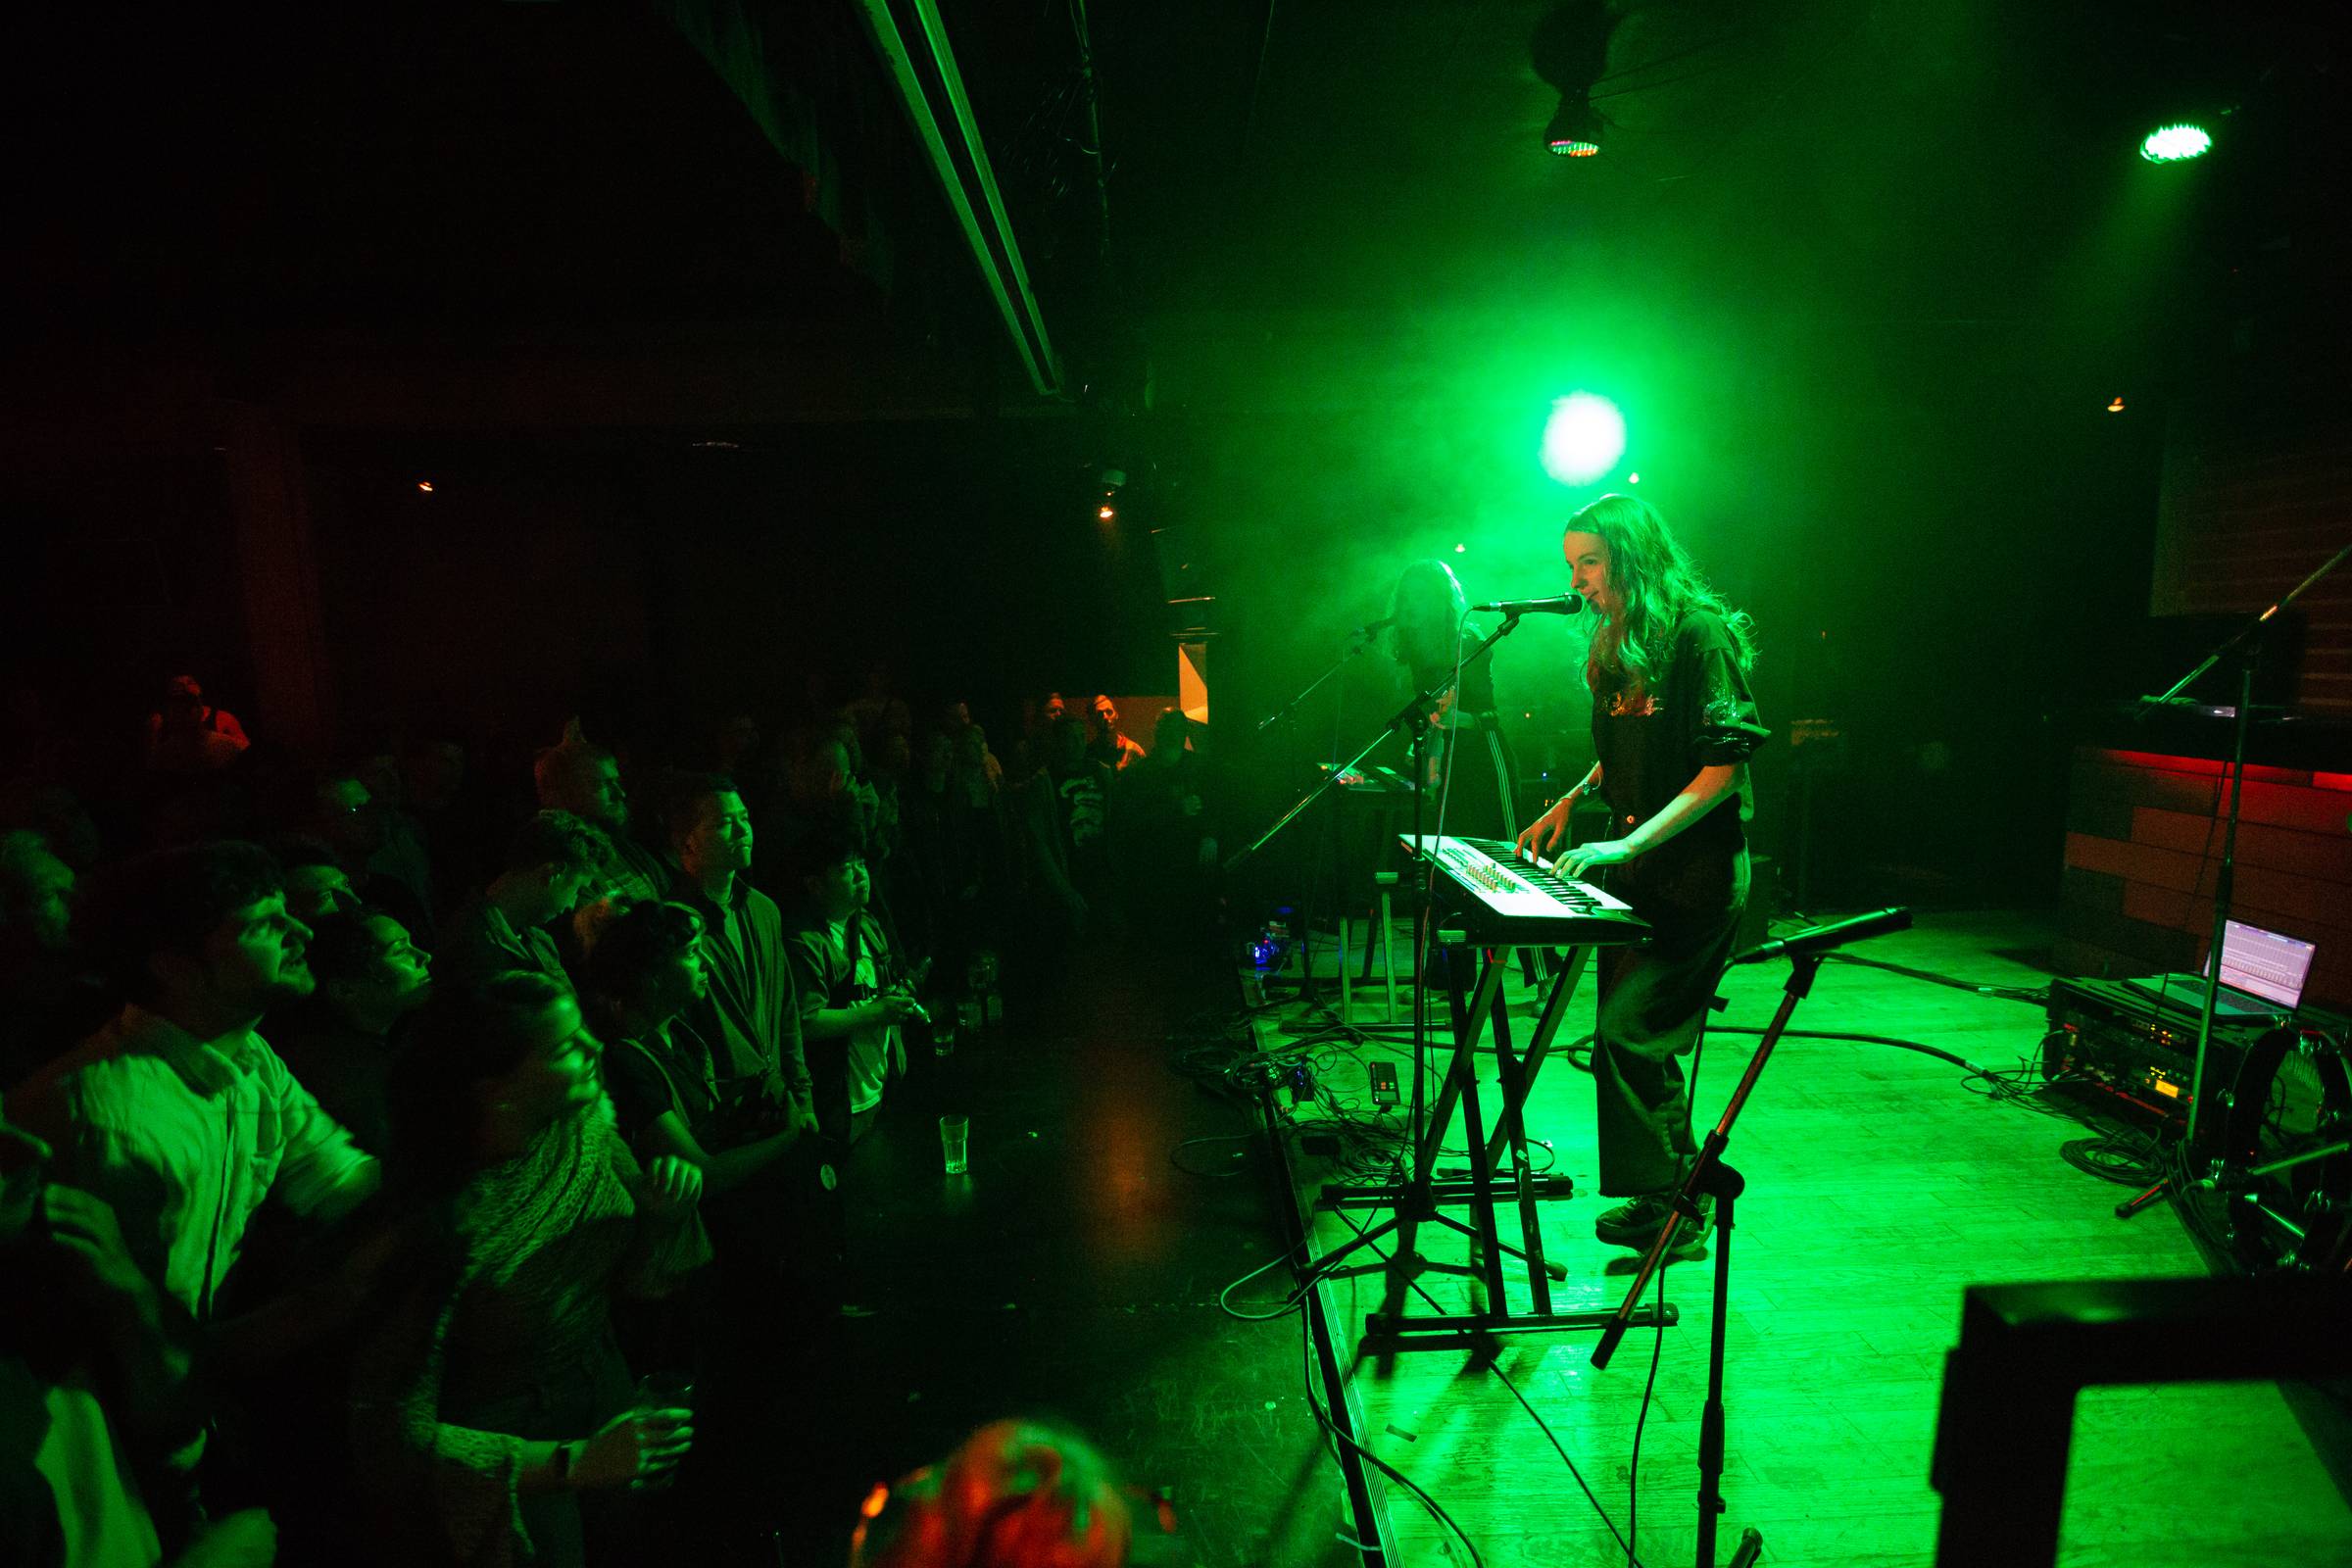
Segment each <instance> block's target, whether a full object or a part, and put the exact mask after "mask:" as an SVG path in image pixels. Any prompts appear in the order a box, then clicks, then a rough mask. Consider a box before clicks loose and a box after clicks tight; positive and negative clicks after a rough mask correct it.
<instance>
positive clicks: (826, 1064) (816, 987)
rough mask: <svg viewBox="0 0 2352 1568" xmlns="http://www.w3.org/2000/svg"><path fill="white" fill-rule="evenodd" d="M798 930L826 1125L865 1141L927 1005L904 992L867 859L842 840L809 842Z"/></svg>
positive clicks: (812, 1056) (814, 1077)
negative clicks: (875, 910) (909, 1024)
mask: <svg viewBox="0 0 2352 1568" xmlns="http://www.w3.org/2000/svg"><path fill="white" fill-rule="evenodd" d="M801 894H802V898H801V906H800V911H799V921H798V929H797V930H795V931H794V933H793V936H792V941H791V944H790V946H789V948H788V949H787V951H788V952H789V953H790V954H791V956H792V969H793V979H794V980H795V981H796V982H797V983H798V984H799V986H800V993H801V997H800V1005H801V1035H802V1038H803V1039H804V1040H806V1041H807V1042H808V1054H809V1078H810V1080H811V1081H812V1083H813V1084H814V1087H815V1091H816V1119H817V1125H818V1126H819V1127H820V1128H822V1129H823V1131H824V1134H825V1136H826V1137H827V1138H828V1139H831V1140H832V1141H833V1142H835V1143H837V1144H842V1145H849V1144H854V1143H856V1142H857V1141H858V1139H859V1138H860V1137H862V1136H863V1135H864V1133H865V1130H866V1128H867V1127H869V1126H870V1125H871V1124H872V1122H873V1119H874V1113H875V1112H876V1111H877V1110H879V1109H880V1108H881V1106H882V1092H883V1090H884V1088H885V1087H887V1085H888V1084H889V1081H890V1079H891V1078H892V1077H894V1076H900V1075H904V1074H905V1072H906V1071H907V1046H906V1042H905V1041H904V1039H902V1038H901V1034H900V1028H899V1026H900V1025H901V1024H903V1023H905V1022H906V1021H907V1020H908V1019H909V1018H914V1017H917V1016H919V1015H920V1014H921V1011H922V1009H921V1008H920V1007H919V1006H917V1005H915V1001H914V998H913V997H912V996H911V995H909V994H908V993H907V991H905V990H903V989H897V988H896V987H895V986H894V982H895V980H896V979H897V977H896V976H895V975H894V974H893V973H892V965H891V956H890V947H889V944H888V942H887V941H886V940H885V937H884V935H883V929H882V924H881V922H880V921H878V920H876V919H874V918H873V916H872V915H871V914H870V913H869V912H868V911H867V904H868V902H869V900H870V898H871V896H872V883H870V882H869V881H868V880H867V878H866V866H865V858H864V857H863V856H862V855H860V854H858V850H857V847H856V846H855V845H853V844H852V843H851V842H850V841H849V839H848V838H846V837H844V836H842V835H841V834H838V833H835V834H820V835H815V836H812V837H810V838H809V839H808V840H806V841H804V843H803V845H802V854H801Z"/></svg>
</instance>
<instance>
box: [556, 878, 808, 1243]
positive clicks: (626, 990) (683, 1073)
mask: <svg viewBox="0 0 2352 1568" xmlns="http://www.w3.org/2000/svg"><path fill="white" fill-rule="evenodd" d="M703 934H704V931H703V917H702V916H701V915H699V914H697V913H695V912H694V910H693V909H692V908H691V907H688V906H686V905H683V904H666V903H664V904H640V905H636V906H634V907H631V908H629V909H628V910H626V911H625V912H623V913H622V914H621V915H620V917H619V918H618V919H616V920H614V921H613V923H612V925H610V926H609V927H607V928H606V929H605V931H604V932H603V933H602V934H601V935H600V936H599V937H598V938H597V941H596V946H595V947H594V948H592V949H591V950H590V951H589V955H588V970H587V978H586V984H585V985H584V987H583V988H582V989H583V995H584V996H585V998H586V1000H587V1003H588V1012H589V1020H590V1022H591V1023H592V1024H593V1025H594V1026H595V1027H596V1028H598V1029H599V1030H601V1031H602V1037H603V1039H604V1042H605V1057H604V1070H605V1085H606V1088H607V1090H608V1091H609V1092H610V1093H611V1094H612V1097H613V1109H614V1111H615V1112H616V1114H617V1116H618V1120H619V1123H620V1130H621V1133H622V1135H623V1136H625V1137H626V1138H627V1139H628V1140H629V1142H630V1145H631V1147H632V1148H634V1149H635V1150H636V1151H637V1152H638V1153H639V1154H640V1155H641V1156H643V1157H647V1158H652V1157H655V1156H658V1155H662V1154H674V1155H676V1156H677V1157H679V1158H680V1159H683V1160H686V1161H688V1162H689V1163H691V1164H693V1165H694V1166H695V1168H696V1169H698V1170H700V1171H701V1172H702V1173H703V1190H704V1192H705V1193H706V1194H707V1195H709V1196H711V1197H716V1196H718V1195H720V1194H723V1193H728V1192H732V1191H733V1190H734V1189H736V1188H738V1187H740V1186H742V1185H743V1184H744V1182H746V1181H748V1180H749V1179H750V1178H751V1177H753V1176H754V1175H756V1174H757V1173H758V1172H760V1170H762V1169H764V1168H766V1167H767V1166H768V1165H770V1164H772V1163H773V1162H774V1161H776V1160H777V1159H778V1158H780V1157H782V1156H783V1154H784V1153H785V1152H787V1151H789V1150H790V1149H791V1148H792V1147H793V1146H794V1144H795V1143H796V1142H798V1141H800V1139H801V1136H802V1135H801V1134H800V1133H799V1132H798V1131H797V1130H795V1129H794V1128H793V1127H791V1126H790V1125H786V1126H784V1127H781V1128H779V1129H777V1130H775V1131H772V1132H768V1133H765V1134H763V1135H761V1136H759V1137H756V1138H752V1139H750V1140H749V1141H739V1138H738V1133H737V1129H734V1128H731V1127H729V1126H728V1125H727V1124H726V1122H725V1120H724V1119H723V1118H722V1117H721V1116H720V1115H719V1092H718V1085H717V1082H716V1079H715V1075H714V1073H713V1070H712V1069H713V1063H712V1062H711V1052H710V1048H709V1047H708V1046H707V1045H706V1044H705V1043H704V1042H703V1041H702V1040H701V1039H700V1038H698V1037H697V1036H696V1035H695V1034H694V1033H693V1031H692V1029H691V1028H690V1027H689V1026H688V1025H686V1024H685V1023H684V1022H683V1021H682V1020H681V1019H680V1017H679V1015H680V1014H681V1013H683V1012H685V1011H686V1010H687V1009H688V1008H690V1007H694V1006H696V1005H699V1004H701V1003H703V1002H704V1001H705V1000H706V999H708V997H709V996H710V994H711V980H710V976H709V974H708V973H707V972H706V971H705V970H704V967H703Z"/></svg>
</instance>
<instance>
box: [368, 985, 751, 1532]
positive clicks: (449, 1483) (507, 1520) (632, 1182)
mask: <svg viewBox="0 0 2352 1568" xmlns="http://www.w3.org/2000/svg"><path fill="white" fill-rule="evenodd" d="M600 1051H601V1047H600V1046H599V1045H598V1043H597V1041H596V1039H595V1037H594V1036H592V1035H591V1034H590V1033H589V1032H588V1030H587V1029H586V1027H585V1026H584V1025H583V1023H582V1021H581V1018H580V1009H579V1005H578V1004H577V1002H575V1001H574V1000H573V997H572V995H571V993H570V992H569V990H568V989H566V988H565V987H564V986H563V985H562V984H561V983H560V982H557V981H554V980H552V979H550V978H548V977H546V976H544V975H538V974H531V973H523V972H510V973H505V974H500V975H496V976H493V977H491V978H490V979H489V980H487V981H485V982H484V983H483V984H482V985H480V986H479V987H478V988H467V989H464V990H456V991H452V992H450V993H447V994H444V995H442V996H438V997H436V998H435V999H434V1000H433V1002H432V1003H430V1004H429V1005H427V1006H426V1008H425V1009H424V1011H423V1013H422V1014H420V1015H419V1018H418V1021H417V1029H416V1032H415V1037H414V1039H413V1041H412V1043H411V1045H410V1047H409V1050H408V1052H407V1054H405V1055H404V1056H403V1057H402V1059H401V1062H400V1064H399V1066H398V1068H397V1069H396V1071H395V1076H394V1079H393V1086H392V1088H393V1092H392V1116H393V1139H394V1142H393V1151H394V1163H393V1172H394V1181H395V1183H396V1190H400V1191H404V1192H405V1194H406V1196H407V1198H408V1199H409V1201H408V1202H407V1203H405V1204H404V1205H403V1208H404V1209H406V1210H407V1211H409V1212H412V1213H416V1214H419V1215H421V1216H422V1217H421V1218H420V1219H418V1220H414V1221H411V1222H409V1223H408V1225H407V1227H406V1231H405V1234H404V1235H403V1237H402V1238H401V1247H400V1252H399V1261H398V1264H397V1266H395V1267H393V1268H390V1269H388V1270H387V1276H388V1277H390V1278H394V1279H399V1280H405V1281H406V1282H407V1284H406V1286H405V1289H402V1290H401V1291H399V1293H398V1294H397V1296H396V1297H395V1299H393V1300H392V1301H391V1302H390V1303H389V1304H388V1306H387V1307H386V1309H385V1310H384V1311H383V1312H382V1313H381V1314H380V1315H379V1317H378V1318H377V1319H376V1321H375V1322H374V1323H373V1324H372V1325H371V1326H370V1327H369V1329H368V1331H367V1332H366V1333H365V1334H364V1335H363V1336H362V1339H361V1342H360V1345H359V1348H358V1353H357V1355H356V1357H355V1361H354V1367H353V1374H352V1375H353V1401H352V1403H353V1408H352V1421H353V1439H354V1449H355V1457H356V1459H357V1461H358V1464H359V1469H360V1476H361V1481H362V1484H363V1485H364V1486H365V1487H366V1488H367V1489H368V1491H369V1492H370V1493H371V1494H372V1495H373V1497H374V1499H375V1501H376V1502H377V1503H378V1504H379V1515H380V1523H381V1529H380V1530H379V1531H378V1532H377V1534H376V1537H375V1539H376V1541H377V1544H378V1545H379V1547H380V1550H381V1552H382V1560H384V1561H386V1562H399V1563H403V1564H412V1563H430V1562H460V1563H468V1564H474V1563H509V1562H516V1561H524V1560H528V1561H530V1562H533V1563H543V1564H563V1565H569V1564H578V1563H583V1562H585V1561H587V1560H588V1557H589V1555H590V1553H591V1546H590V1542H591V1541H592V1540H594V1541H597V1542H603V1543H613V1542H615V1541H616V1540H619V1541H625V1539H626V1535H627V1532H628V1529H629V1520H628V1518H627V1512H626V1509H625V1506H621V1505H622V1504H625V1499H626V1497H627V1495H628V1493H629V1492H630V1491H631V1490H632V1489H636V1488H641V1487H644V1486H646V1485H649V1484H651V1483H654V1482H657V1481H659V1480H661V1479H662V1477H663V1476H665V1475H667V1474H668V1473H669V1471H670V1470H672V1469H673V1468H674V1467H675V1466H676V1465H677V1463H678V1462H679V1461H680V1460H681V1459H682V1458H683V1457H684V1456H685V1454H686V1451H687V1449H688V1448H689V1446H691V1445H692V1442H693V1437H694V1433H693V1428H692V1426H691V1424H690V1422H691V1414H690V1412H689V1411H688V1410H686V1409H684V1408H681V1407H679V1406H677V1405H674V1404H672V1405H663V1406H660V1407H652V1406H649V1405H648V1404H647V1403H645V1402H642V1401H640V1400H639V1399H638V1398H636V1397H633V1395H632V1391H631V1386H630V1380H629V1373H628V1369H627V1367H626V1366H625V1364H624V1363H623V1362H622V1360H621V1357H620V1352H619V1349H618V1348H617V1347H616V1345H615V1343H614V1340H613V1322H612V1312H611V1298H612V1296H613V1293H615V1292H618V1293H621V1294H623V1295H628V1296H637V1297H652V1296H659V1295H662V1294H665V1293H666V1292H667V1291H669V1290H670V1289H671V1288H673V1287H674V1286H675V1285H676V1284H677V1283H678V1282H679V1281H680V1280H681V1279H682V1278H683V1277H684V1276H685V1275H686V1274H687V1273H688V1272H689V1271H690V1270H692V1269H694V1268H696V1267H698V1266H700V1265H701V1264H702V1263H703V1262H705V1261H706V1260H707V1259H708V1257H709V1255H710V1250H709V1245H708V1243H707V1241H706V1240H705V1237H704V1233H703V1228H702V1225H701V1222H700V1219H699V1217H698V1215H697V1212H696V1208H697V1202H698V1201H699V1199H700V1197H701V1191H702V1186H701V1175H700V1173H699V1172H698V1171H696V1169H695V1168H694V1166H693V1165H691V1164H689V1163H688V1162H686V1161H684V1160H681V1159H678V1158H675V1157H674V1156H662V1157H660V1158H656V1159H654V1160H652V1161H651V1162H649V1163H648V1164H646V1165H645V1166H643V1167H642V1168H641V1167H640V1166H639V1165H638V1163H637V1161H636V1159H635V1158H633V1157H632V1156H631V1155H630V1153H629V1152H628V1149H627V1147H626V1146H625V1145H624V1144H623V1143H622V1141H621V1139H620V1136H619V1133H618V1132H617V1130H616V1129H615V1127H614V1123H613V1108H612V1103H611V1102H610V1101H608V1100H607V1099H606V1098H605V1094H604V1091H603V1089H602V1088H601V1087H600V1086H599V1082H598V1073H597V1057H598V1054H599V1053H600Z"/></svg>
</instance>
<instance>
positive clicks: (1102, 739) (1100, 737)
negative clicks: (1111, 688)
mask: <svg viewBox="0 0 2352 1568" xmlns="http://www.w3.org/2000/svg"><path fill="white" fill-rule="evenodd" d="M1086 755H1087V756H1088V757H1090V758H1092V759H1094V760H1096V761H1098V762H1101V763H1102V764H1103V766H1104V767H1107V768H1109V769H1110V770H1111V771H1112V772H1114V773H1123V772H1125V771H1126V770H1127V767H1128V764H1129V763H1132V762H1137V761H1140V760H1143V756H1144V749H1143V748H1142V747H1141V746H1138V745H1136V744H1135V742H1134V741H1132V740H1130V739H1129V738H1128V737H1127V736H1126V735H1125V734H1124V733H1122V732H1121V730H1120V729H1119V708H1118V705H1117V704H1116V703H1113V702H1112V701H1111V700H1110V699H1109V698H1107V697H1100V696H1099V697H1097V698H1096V699H1095V701H1094V706H1093V708H1092V709H1091V710H1089V711H1088V714H1087V721H1086Z"/></svg>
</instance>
